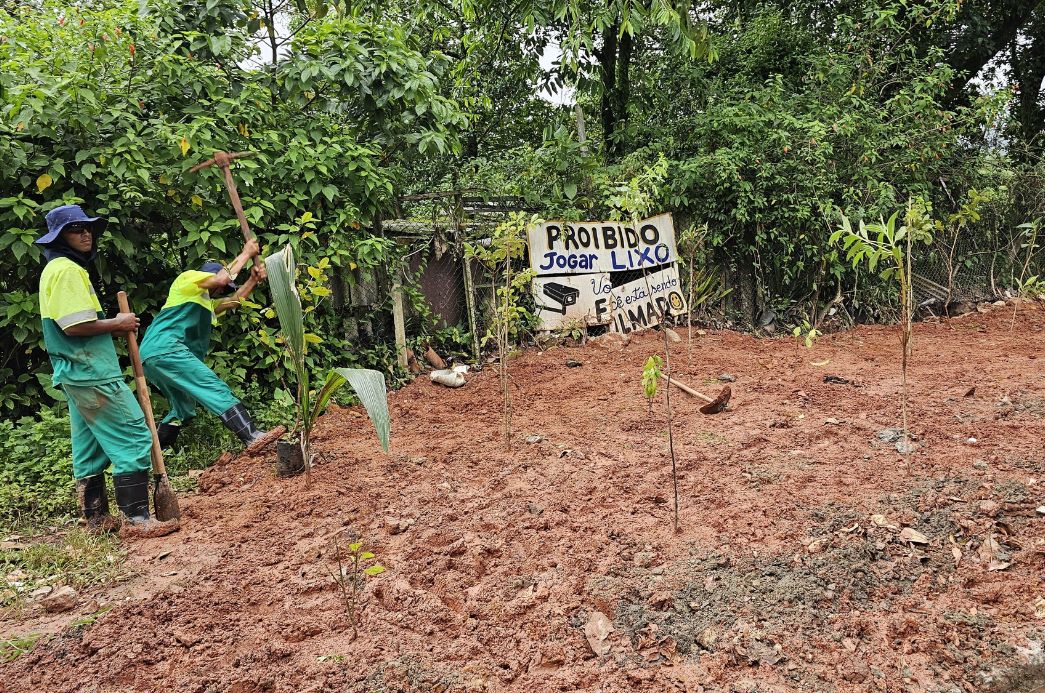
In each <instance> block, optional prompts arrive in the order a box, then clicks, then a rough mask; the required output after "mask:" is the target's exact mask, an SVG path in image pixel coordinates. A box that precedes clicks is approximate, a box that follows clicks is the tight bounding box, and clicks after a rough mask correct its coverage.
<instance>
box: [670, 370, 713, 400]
mask: <svg viewBox="0 0 1045 693" xmlns="http://www.w3.org/2000/svg"><path fill="white" fill-rule="evenodd" d="M660 377H662V378H664V379H665V380H667V381H668V382H669V383H671V384H672V385H674V386H675V387H677V388H678V389H680V390H682V391H683V392H685V393H686V394H689V395H693V396H694V397H696V398H697V399H702V400H704V401H705V402H707V403H708V404H711V403H712V402H714V401H715V400H714V399H712V398H711V397H708V396H707V395H704V394H701V393H699V392H697V391H696V390H694V389H693V388H691V387H690V386H689V385H683V384H682V383H680V382H679V381H677V380H675V379H674V378H669V377H668V376H666V375H664V374H663V373H661V374H660Z"/></svg>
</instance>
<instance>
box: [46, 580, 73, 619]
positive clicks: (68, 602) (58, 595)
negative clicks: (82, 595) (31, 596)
mask: <svg viewBox="0 0 1045 693" xmlns="http://www.w3.org/2000/svg"><path fill="white" fill-rule="evenodd" d="M78 597H79V594H78V593H77V592H76V590H74V589H73V588H72V587H70V586H69V585H63V586H61V587H59V588H58V589H56V590H55V591H54V592H52V593H51V594H49V595H48V596H46V597H44V598H43V599H41V600H40V605H41V606H43V607H44V610H45V611H47V613H49V614H58V613H61V612H63V611H71V610H72V609H74V608H75V607H76V601H77V598H78Z"/></svg>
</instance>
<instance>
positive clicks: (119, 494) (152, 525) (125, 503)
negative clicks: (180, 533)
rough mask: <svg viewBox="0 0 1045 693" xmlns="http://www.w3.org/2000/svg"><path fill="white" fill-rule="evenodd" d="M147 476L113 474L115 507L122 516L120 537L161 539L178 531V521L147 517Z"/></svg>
mask: <svg viewBox="0 0 1045 693" xmlns="http://www.w3.org/2000/svg"><path fill="white" fill-rule="evenodd" d="M149 474H150V472H147V471H146V472H131V473H130V474H113V477H112V482H113V486H114V487H115V488H116V505H118V506H119V508H120V512H122V513H123V516H124V520H125V522H124V526H123V529H121V530H120V536H132V537H134V536H137V537H162V536H164V535H165V534H170V533H171V532H173V531H175V530H177V529H178V527H179V525H178V521H177V520H171V521H170V522H160V521H159V520H155V519H153V518H152V517H150V516H149Z"/></svg>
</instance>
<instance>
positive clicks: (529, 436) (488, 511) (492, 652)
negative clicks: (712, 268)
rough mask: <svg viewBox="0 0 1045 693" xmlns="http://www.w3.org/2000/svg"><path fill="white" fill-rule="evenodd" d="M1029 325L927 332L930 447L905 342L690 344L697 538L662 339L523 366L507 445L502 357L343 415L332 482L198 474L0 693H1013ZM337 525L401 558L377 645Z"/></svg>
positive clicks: (1040, 449)
mask: <svg viewBox="0 0 1045 693" xmlns="http://www.w3.org/2000/svg"><path fill="white" fill-rule="evenodd" d="M1010 318H1011V313H1010V312H1008V311H997V312H994V313H990V314H986V315H985V314H972V315H969V316H965V317H963V318H961V319H954V320H950V321H942V322H940V323H935V324H933V323H929V324H919V325H918V326H917V327H916V334H915V343H914V358H913V362H912V372H911V374H910V382H911V391H912V404H913V406H912V410H911V421H912V427H913V432H914V434H915V436H916V441H915V442H916V450H915V452H914V453H913V454H912V455H911V456H910V463H909V465H908V464H907V463H905V461H904V460H903V458H902V456H901V455H899V454H898V453H897V451H896V447H895V440H893V439H892V438H891V437H890V435H891V434H890V433H889V431H888V430H887V429H890V428H894V427H896V426H897V425H898V421H899V399H898V393H899V381H900V374H899V369H898V367H897V366H896V365H895V354H896V352H897V350H898V339H897V333H896V330H895V329H893V328H886V327H870V328H860V329H857V330H854V331H852V332H848V333H844V334H838V335H832V336H829V337H824V338H821V339H820V340H819V341H818V342H817V344H816V346H815V347H814V348H813V349H811V350H807V349H805V348H804V347H802V348H796V346H795V344H794V342H792V341H790V340H763V341H758V340H755V339H752V338H750V337H747V336H744V335H739V334H734V333H726V332H723V333H711V334H707V335H706V336H700V337H698V338H695V340H694V343H693V345H692V351H690V348H689V345H688V344H687V343H686V341H685V340H684V341H683V342H682V343H677V344H673V346H672V348H673V357H672V362H673V366H674V367H675V375H676V376H677V377H678V378H679V379H680V380H681V381H682V382H684V383H687V384H689V385H691V386H692V387H695V388H697V389H705V390H711V391H716V390H717V386H716V384H715V383H717V380H715V378H716V376H717V375H718V374H720V373H723V372H729V373H731V374H733V375H735V376H736V382H735V383H733V384H732V387H733V392H734V395H733V400H732V402H731V404H730V408H729V410H727V411H726V412H724V413H722V414H719V415H716V416H703V415H701V414H700V413H698V411H697V410H698V407H699V406H700V405H701V404H702V403H701V402H699V401H695V400H693V399H690V398H688V397H687V396H686V395H684V394H682V393H681V392H680V391H678V390H675V391H673V392H672V402H673V404H674V405H675V424H674V425H675V428H674V440H675V445H676V449H677V452H678V461H679V471H680V475H681V477H680V493H681V499H682V509H681V532H680V533H679V534H674V533H673V532H672V531H671V477H670V462H669V460H668V457H667V449H666V446H667V442H666V436H665V433H664V423H663V422H664V409H663V404H658V405H655V407H654V415H653V418H652V419H651V418H650V417H649V415H648V413H647V405H646V401H645V400H644V399H643V397H642V392H641V386H640V383H639V379H640V374H641V369H642V364H643V362H644V361H645V360H646V358H647V357H648V356H650V355H651V354H653V353H656V352H657V351H658V350H659V349H660V348H661V341H660V339H659V336H658V335H655V334H647V335H636V336H633V338H632V339H631V340H630V343H628V344H626V345H622V343H621V341H620V340H607V342H606V343H602V344H600V343H598V342H596V343H592V344H590V345H589V346H587V347H585V348H583V349H582V348H571V349H562V348H557V349H551V350H549V351H546V352H544V353H539V352H536V351H532V352H528V353H526V354H524V355H523V356H521V357H520V358H518V359H515V360H513V361H512V364H511V368H512V373H513V385H512V388H513V389H512V397H513V402H514V405H515V416H514V421H515V428H516V430H515V439H514V441H513V445H512V448H511V449H510V450H509V449H506V447H505V445H504V443H503V441H502V439H501V434H500V426H501V423H500V395H499V392H498V381H497V378H496V374H495V373H493V372H489V371H488V372H483V373H479V374H473V375H471V376H469V377H470V382H469V383H468V384H467V385H466V386H465V387H463V388H461V389H457V390H450V389H446V388H442V387H439V386H438V385H434V384H432V383H430V382H428V381H427V380H423V381H418V382H416V383H414V384H412V385H411V386H409V387H407V388H405V389H404V390H402V391H399V392H396V393H394V394H393V395H392V396H391V398H390V400H391V401H390V404H391V408H392V414H393V422H394V424H393V426H394V431H393V449H394V454H393V455H391V456H386V455H384V454H383V453H381V451H380V449H379V448H378V445H377V443H376V441H375V440H373V434H372V430H371V427H370V425H369V423H368V422H367V421H366V418H365V415H364V414H363V413H362V412H361V411H357V410H354V409H346V410H340V409H339V410H335V411H332V412H331V413H329V414H328V415H326V416H325V417H323V419H322V422H321V424H320V427H319V430H318V439H319V442H318V449H319V450H320V453H321V456H320V458H319V461H318V463H317V466H316V468H315V470H314V473H313V476H312V484H311V486H306V485H305V481H304V479H303V478H295V479H290V480H283V479H276V478H274V476H273V473H272V469H271V465H272V463H273V462H274V460H272V459H267V460H265V461H262V459H261V458H258V459H256V460H250V459H248V458H239V459H236V460H233V461H225V462H223V463H222V464H220V465H216V466H215V467H213V468H212V469H210V470H208V472H207V473H206V474H205V475H204V477H203V479H201V483H200V489H201V491H200V493H199V494H197V495H194V496H186V497H183V498H182V502H181V506H182V509H183V514H184V516H183V523H182V529H181V531H180V532H179V533H177V534H174V535H171V536H170V537H165V538H162V539H148V540H142V541H140V542H137V543H134V544H130V545H129V551H130V562H131V567H132V568H134V569H135V570H136V571H137V572H138V573H139V574H140V575H141V577H139V578H137V579H136V580H134V581H132V582H130V583H128V584H126V585H123V586H120V587H119V588H115V589H111V590H108V591H105V592H99V593H98V594H97V595H95V597H96V598H97V599H98V600H99V601H100V602H101V603H102V604H103V606H104V605H112V607H113V608H112V609H111V610H110V611H108V612H107V613H106V614H105V615H103V616H102V617H100V618H99V619H98V620H97V621H96V622H94V623H93V624H92V625H90V626H85V627H80V628H74V629H71V630H67V631H65V632H64V633H63V634H62V635H61V636H59V637H55V638H51V639H49V640H46V641H42V642H41V643H40V644H38V645H37V647H36V648H35V650H34V651H33V652H32V653H30V654H28V655H23V656H22V657H20V658H19V659H17V660H15V661H14V662H12V663H8V664H0V681H2V682H3V683H2V684H0V690H5V691H12V692H13V691H39V690H48V691H144V690H161V689H162V690H179V691H200V692H203V691H240V692H247V691H326V690H331V691H334V690H338V691H341V690H352V691H386V690H425V691H428V690H473V689H474V690H482V689H491V690H500V689H512V690H576V689H594V690H606V691H609V690H627V689H643V690H651V691H653V690H657V691H660V690H665V689H678V690H708V691H713V690H738V691H755V690H760V691H789V690H808V691H842V690H846V691H849V690H853V691H864V690H866V691H875V690H882V691H886V690H888V691H896V690H912V691H914V690H919V691H948V692H949V691H974V690H985V689H989V688H991V687H994V686H1002V685H1004V683H1005V681H1006V677H1007V676H1009V675H1010V674H1011V673H1012V672H1013V671H1015V670H1016V669H1017V668H1018V667H1021V666H1029V665H1033V664H1035V663H1038V664H1041V663H1042V659H1043V654H1042V643H1043V640H1045V620H1042V617H1043V616H1045V593H1043V592H1042V579H1041V576H1042V572H1043V570H1045V519H1043V518H1042V517H1041V516H1040V514H1038V512H1037V511H1036V508H1038V507H1039V506H1040V505H1042V494H1041V492H1040V488H1041V483H1042V482H1041V480H1040V479H1041V476H1042V473H1043V468H1045V446H1043V444H1042V441H1043V440H1045V377H1043V376H1045V369H1043V367H1042V364H1041V361H1040V358H1041V357H1042V351H1041V345H1042V344H1043V341H1042V340H1043V336H1045V335H1043V334H1042V332H1043V328H1045V311H1043V310H1041V309H1040V307H1037V306H1033V305H1026V306H1024V307H1023V308H1021V311H1020V315H1019V317H1018V319H1017V329H1016V331H1015V332H1009V330H1008V324H1009V320H1010ZM567 359H573V360H578V361H580V362H581V364H582V365H581V366H580V367H572V368H568V367H567V366H566V360H567ZM825 376H833V377H831V378H828V379H827V380H825ZM972 388H975V391H974V392H970V390H971V389H972ZM967 395H968V396H967ZM270 457H271V454H270ZM340 533H348V534H349V535H350V536H354V537H358V538H359V539H360V540H362V541H363V542H364V543H365V545H366V546H368V547H371V549H372V550H373V551H374V553H376V554H377V558H378V560H379V561H380V562H381V563H382V564H383V565H384V566H386V567H387V568H388V570H387V572H385V573H384V574H382V575H379V576H377V577H375V578H372V579H371V580H370V581H369V584H368V587H367V588H366V590H365V593H364V594H365V600H364V602H363V603H362V605H361V607H360V612H361V613H360V616H361V625H360V628H359V635H358V637H357V638H355V639H353V637H352V628H351V627H350V624H349V620H348V616H347V614H346V611H345V608H344V606H343V602H342V600H341V597H340V593H339V591H338V588H337V586H336V583H335V580H334V578H333V577H332V571H334V570H336V562H335V561H334V557H333V545H332V540H333V538H334V537H335V536H338V535H339V534H340ZM168 552H169V553H168ZM600 614H601V615H602V616H605V619H601V618H600V616H599V615H600ZM33 626H34V623H33V622H32V621H31V620H30V621H26V622H22V623H18V624H13V623H0V628H2V630H3V631H4V632H8V633H10V632H19V633H25V632H31V631H32V630H33ZM596 650H598V651H599V652H603V653H604V654H596Z"/></svg>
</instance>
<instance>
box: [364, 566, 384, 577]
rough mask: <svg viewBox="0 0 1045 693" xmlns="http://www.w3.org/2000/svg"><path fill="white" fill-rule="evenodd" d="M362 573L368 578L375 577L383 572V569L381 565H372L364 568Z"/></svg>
mask: <svg viewBox="0 0 1045 693" xmlns="http://www.w3.org/2000/svg"><path fill="white" fill-rule="evenodd" d="M363 572H364V573H366V574H367V575H369V576H370V577H374V576H375V575H380V574H381V573H383V572H385V567H384V566H383V565H372V566H370V567H369V568H364V569H363Z"/></svg>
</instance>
